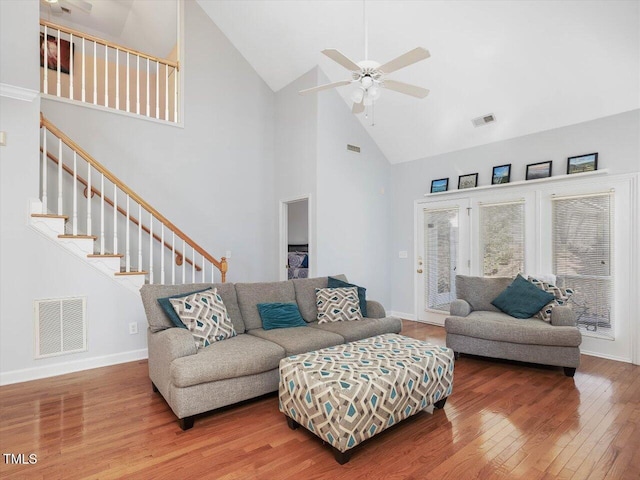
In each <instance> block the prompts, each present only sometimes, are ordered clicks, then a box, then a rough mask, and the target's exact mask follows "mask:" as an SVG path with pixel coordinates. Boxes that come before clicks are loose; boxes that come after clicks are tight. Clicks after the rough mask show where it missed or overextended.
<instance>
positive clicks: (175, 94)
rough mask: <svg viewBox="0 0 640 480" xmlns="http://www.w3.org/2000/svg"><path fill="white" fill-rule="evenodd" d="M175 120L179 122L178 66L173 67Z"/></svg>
mask: <svg viewBox="0 0 640 480" xmlns="http://www.w3.org/2000/svg"><path fill="white" fill-rule="evenodd" d="M173 121H174V122H176V123H178V67H175V68H174V69H173Z"/></svg>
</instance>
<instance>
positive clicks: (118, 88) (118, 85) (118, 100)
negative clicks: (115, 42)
mask: <svg viewBox="0 0 640 480" xmlns="http://www.w3.org/2000/svg"><path fill="white" fill-rule="evenodd" d="M116 108H117V109H118V110H120V50H119V49H117V48H116Z"/></svg>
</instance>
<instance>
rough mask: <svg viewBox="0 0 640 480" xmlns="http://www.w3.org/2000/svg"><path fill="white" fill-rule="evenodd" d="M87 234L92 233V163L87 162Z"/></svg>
mask: <svg viewBox="0 0 640 480" xmlns="http://www.w3.org/2000/svg"><path fill="white" fill-rule="evenodd" d="M87 167H88V168H87V235H91V164H90V163H88V162H87Z"/></svg>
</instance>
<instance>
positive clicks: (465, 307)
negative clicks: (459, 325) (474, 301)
mask: <svg viewBox="0 0 640 480" xmlns="http://www.w3.org/2000/svg"><path fill="white" fill-rule="evenodd" d="M472 311H473V308H472V307H471V305H470V304H469V302H467V301H466V300H461V299H457V300H454V301H453V302H451V304H450V305H449V314H451V315H452V316H454V317H466V316H467V315H469V314H470V313H471V312H472Z"/></svg>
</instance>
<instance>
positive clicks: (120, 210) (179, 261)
mask: <svg viewBox="0 0 640 480" xmlns="http://www.w3.org/2000/svg"><path fill="white" fill-rule="evenodd" d="M40 152H42V153H44V151H43V148H42V147H40ZM47 157H49V159H50V160H51V161H53V163H55V164H56V165H58V163H60V160H58V157H56V156H55V155H54V154H52V153H51V152H47ZM62 169H63V170H64V171H65V172H67V173H68V174H69V175H71V176H73V170H72V169H71V168H69V167H68V166H67V165H65V164H64V162H63V163H62ZM76 178H77V179H78V181H79V182H80V183H81V184H82V185H84V196H85V198H86V197H87V195H88V192H87V189H88V188H89V182H87V181H86V180H85V179H84V178H83V177H82V175H78V174H77V173H76ZM94 194H95V195H98V197H101V196H102V192H101V191H100V190H98V189H97V188H96V187H94V186H92V187H91V196H92V197H93V195H94ZM104 201H105V202H106V203H107V204H108V205H111V207H113V206H114V205H115V204H114V201H113V200H111V198H109V197H107V196H106V195H105V196H104ZM117 210H118V213H120V215H122V216H124V217H126V216H127V211H126V210H125V209H123V208H122V207H118V208H117ZM129 221H130V222H131V223H133V224H134V225H136V226H138V225H140V222H139V221H138V219H137V218H136V217H134V216H133V215H131V214H129ZM140 228H142V230H144V231H145V232H146V233H147V234H149V235H150V234H151V230H150V229H149V227H147V226H145V225H141V226H140ZM153 238H154V240H156V241H157V242H159V243H163V242H162V238H160V237H159V236H158V235H156V234H155V233H154V234H153ZM164 247H165V248H166V249H168V250H172V251H173V252H174V253H175V254H176V258H175V262H176V265H182V260H183V259H184V260H185V261H186V262H187V263H188V264H189V265H192V266H194V267H195V269H196V270H197V271H198V272H199V271H201V270H202V267H201V266H200V265H198V264H194V263H193V261H192V260H191V259H189V258H187V256H186V255H184V254H183V253H182V252H180V251H179V250H174V246H173V245H170V244H169V243H167V242H166V241H165V242H164ZM114 253H115V252H114ZM194 260H195V259H194Z"/></svg>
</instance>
